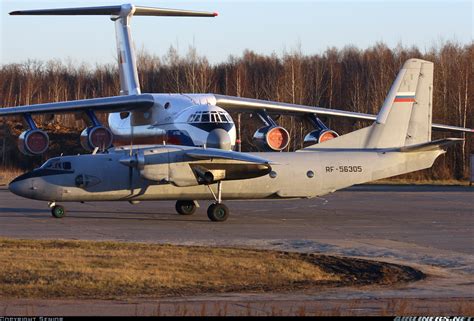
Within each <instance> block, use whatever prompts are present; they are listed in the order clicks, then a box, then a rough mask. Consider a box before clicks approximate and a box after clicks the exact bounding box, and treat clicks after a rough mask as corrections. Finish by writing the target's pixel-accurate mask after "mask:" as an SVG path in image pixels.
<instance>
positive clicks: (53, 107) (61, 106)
mask: <svg viewBox="0 0 474 321" xmlns="http://www.w3.org/2000/svg"><path fill="white" fill-rule="evenodd" d="M154 103H155V102H154V99H153V96H152V95H148V94H143V95H130V96H114V97H105V98H93V99H82V100H73V101H62V102H57V103H46V104H37V105H27V106H18V107H6V108H0V117H1V116H17V115H22V114H30V115H34V114H45V113H48V114H61V113H73V112H85V111H88V110H92V111H100V112H120V111H131V110H140V109H143V110H145V109H148V108H150V107H152V106H153V104H154Z"/></svg>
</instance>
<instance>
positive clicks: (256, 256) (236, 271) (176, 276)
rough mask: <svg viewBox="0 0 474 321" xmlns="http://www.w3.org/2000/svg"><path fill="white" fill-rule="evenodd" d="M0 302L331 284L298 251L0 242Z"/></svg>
mask: <svg viewBox="0 0 474 321" xmlns="http://www.w3.org/2000/svg"><path fill="white" fill-rule="evenodd" d="M0 257H1V258H2V264H1V265H0V297H5V298H7V297H14V298H20V297H21V298H68V297H69V298H102V299H112V298H124V297H158V296H168V295H173V296H175V295H186V294H198V293H207V292H214V293H215V292H234V291H267V290H275V289H282V288H284V289H291V288H294V287H298V286H311V285H315V284H318V283H321V282H323V283H325V282H331V281H337V280H338V279H339V278H338V276H336V275H334V274H332V273H329V272H325V271H323V270H322V269H321V268H319V267H318V266H316V265H315V264H312V263H311V262H309V261H307V260H304V258H302V257H301V256H299V255H298V254H291V253H279V252H264V251H253V250H240V249H220V248H204V247H184V246H171V245H154V244H134V243H117V242H88V241H36V240H34V241H28V240H8V239H3V240H2V239H0Z"/></svg>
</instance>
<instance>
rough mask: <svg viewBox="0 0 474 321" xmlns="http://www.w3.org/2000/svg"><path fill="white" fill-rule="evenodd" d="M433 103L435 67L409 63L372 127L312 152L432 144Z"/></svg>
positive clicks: (337, 139) (418, 61)
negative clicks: (429, 142) (430, 142)
mask: <svg viewBox="0 0 474 321" xmlns="http://www.w3.org/2000/svg"><path fill="white" fill-rule="evenodd" d="M432 99H433V63H432V62H429V61H425V60H421V59H409V60H407V61H406V62H405V64H404V65H403V67H402V69H401V70H400V72H399V73H398V76H397V78H396V79H395V81H394V82H393V84H392V87H391V88H390V91H389V93H388V95H387V97H386V98H385V101H384V103H383V105H382V108H381V110H380V112H379V114H378V115H377V119H376V121H375V122H374V123H373V124H372V126H370V127H365V128H362V129H359V130H356V131H354V132H351V133H349V134H346V135H342V136H339V137H337V138H334V139H331V140H328V141H325V142H323V143H320V144H316V145H312V146H309V147H308V148H310V149H330V148H365V149H377V148H393V147H402V146H410V145H416V144H422V143H425V142H428V141H430V140H431V126H432V124H431V113H432V106H433V105H432Z"/></svg>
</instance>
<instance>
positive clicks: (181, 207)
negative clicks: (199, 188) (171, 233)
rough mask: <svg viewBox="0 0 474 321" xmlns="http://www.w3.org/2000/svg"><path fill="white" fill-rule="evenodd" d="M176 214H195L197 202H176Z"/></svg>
mask: <svg viewBox="0 0 474 321" xmlns="http://www.w3.org/2000/svg"><path fill="white" fill-rule="evenodd" d="M175 208H176V212H178V213H179V214H181V215H192V214H194V212H196V208H197V202H195V201H177V202H176V206H175Z"/></svg>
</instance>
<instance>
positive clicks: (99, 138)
mask: <svg viewBox="0 0 474 321" xmlns="http://www.w3.org/2000/svg"><path fill="white" fill-rule="evenodd" d="M112 140H113V134H112V132H111V131H110V129H108V128H105V127H104V126H94V127H87V128H86V129H84V130H83V131H82V133H81V145H82V147H83V148H84V149H85V150H87V151H89V152H90V151H93V150H94V149H95V148H96V147H98V148H99V150H101V151H104V150H106V149H108V148H109V147H110V146H112Z"/></svg>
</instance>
